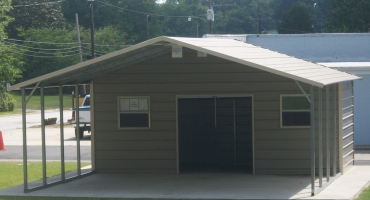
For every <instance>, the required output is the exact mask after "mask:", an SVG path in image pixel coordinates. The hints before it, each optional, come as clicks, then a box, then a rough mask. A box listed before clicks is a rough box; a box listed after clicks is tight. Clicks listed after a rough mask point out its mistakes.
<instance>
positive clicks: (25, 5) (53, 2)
mask: <svg viewBox="0 0 370 200" xmlns="http://www.w3.org/2000/svg"><path fill="white" fill-rule="evenodd" d="M63 1H65V0H60V1H52V2H44V3H33V4H23V5H14V6H1V7H3V8H6V7H8V8H9V7H13V8H17V7H28V6H40V5H43V4H56V3H61V2H63Z"/></svg>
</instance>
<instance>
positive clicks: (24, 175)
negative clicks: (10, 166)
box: [22, 88, 28, 192]
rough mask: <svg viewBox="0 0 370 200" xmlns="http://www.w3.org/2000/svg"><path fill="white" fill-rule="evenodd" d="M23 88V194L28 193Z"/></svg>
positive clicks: (24, 96)
mask: <svg viewBox="0 0 370 200" xmlns="http://www.w3.org/2000/svg"><path fill="white" fill-rule="evenodd" d="M25 93H26V92H25V88H22V130H23V186H24V192H27V191H28V173H27V130H26V128H27V127H26V94H25Z"/></svg>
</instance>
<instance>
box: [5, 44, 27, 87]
mask: <svg viewBox="0 0 370 200" xmlns="http://www.w3.org/2000/svg"><path fill="white" fill-rule="evenodd" d="M19 53H20V52H19V51H17V50H12V49H11V48H10V47H9V46H5V45H4V44H2V43H0V83H1V82H10V83H13V82H14V81H15V80H16V79H17V78H20V77H21V73H22V70H21V69H22V66H23V64H24V62H23V61H22V56H21V55H20V54H19Z"/></svg>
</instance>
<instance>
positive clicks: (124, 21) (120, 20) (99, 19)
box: [62, 0, 162, 43]
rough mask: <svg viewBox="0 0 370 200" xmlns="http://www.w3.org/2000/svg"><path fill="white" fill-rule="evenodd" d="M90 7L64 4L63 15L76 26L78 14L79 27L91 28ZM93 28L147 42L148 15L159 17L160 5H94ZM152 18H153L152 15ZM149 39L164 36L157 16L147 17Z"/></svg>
mask: <svg viewBox="0 0 370 200" xmlns="http://www.w3.org/2000/svg"><path fill="white" fill-rule="evenodd" d="M89 8H90V5H89V2H87V1H81V0H69V1H64V2H63V3H62V12H63V15H64V17H65V19H67V21H68V22H70V23H71V24H74V23H75V13H78V15H79V21H80V25H81V26H82V27H85V28H90V10H89ZM93 8H94V13H93V14H94V26H95V29H100V28H103V27H105V26H114V27H115V28H116V29H118V30H120V31H122V32H125V33H127V34H128V37H129V38H130V39H131V40H133V41H135V43H137V42H142V41H144V40H146V39H147V24H146V20H147V15H148V14H149V13H156V14H158V13H159V10H158V9H159V5H157V3H156V1H155V0H146V1H137V0H116V1H108V0H101V1H94V3H93ZM149 15H150V14H149ZM148 22H149V23H148V25H149V29H150V38H153V37H157V36H160V35H162V25H161V20H160V17H159V16H158V15H150V16H149V17H148Z"/></svg>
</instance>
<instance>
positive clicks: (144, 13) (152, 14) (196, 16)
mask: <svg viewBox="0 0 370 200" xmlns="http://www.w3.org/2000/svg"><path fill="white" fill-rule="evenodd" d="M96 2H99V3H101V4H105V5H107V6H111V7H115V8H118V9H121V10H125V11H130V12H134V13H139V14H143V15H151V16H158V17H174V18H175V17H178V18H182V17H184V18H185V17H186V18H188V17H189V16H190V17H194V18H198V19H203V18H200V16H205V14H204V15H195V16H193V15H186V16H185V15H183V16H181V15H161V14H154V13H147V12H141V11H137V10H131V9H127V8H122V7H119V6H115V5H112V4H109V3H105V2H102V1H96ZM203 20H204V19H203Z"/></svg>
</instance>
